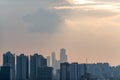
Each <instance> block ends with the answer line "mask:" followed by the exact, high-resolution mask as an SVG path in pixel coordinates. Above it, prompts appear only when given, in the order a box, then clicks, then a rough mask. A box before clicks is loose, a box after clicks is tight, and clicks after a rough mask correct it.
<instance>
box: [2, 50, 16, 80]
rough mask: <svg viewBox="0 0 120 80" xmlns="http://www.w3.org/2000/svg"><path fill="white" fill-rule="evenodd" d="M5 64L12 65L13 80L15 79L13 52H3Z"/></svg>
mask: <svg viewBox="0 0 120 80" xmlns="http://www.w3.org/2000/svg"><path fill="white" fill-rule="evenodd" d="M3 66H9V67H11V70H12V71H11V72H12V80H15V55H14V54H12V53H11V52H7V53H5V54H3Z"/></svg>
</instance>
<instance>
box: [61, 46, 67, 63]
mask: <svg viewBox="0 0 120 80" xmlns="http://www.w3.org/2000/svg"><path fill="white" fill-rule="evenodd" d="M64 62H67V55H66V49H64V48H62V49H60V63H64Z"/></svg>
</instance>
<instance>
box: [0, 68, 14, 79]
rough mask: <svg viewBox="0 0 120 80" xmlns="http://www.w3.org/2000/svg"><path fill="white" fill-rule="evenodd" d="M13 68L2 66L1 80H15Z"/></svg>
mask: <svg viewBox="0 0 120 80" xmlns="http://www.w3.org/2000/svg"><path fill="white" fill-rule="evenodd" d="M12 76H13V75H12V68H11V67H10V66H2V67H1V69H0V80H13V78H12Z"/></svg>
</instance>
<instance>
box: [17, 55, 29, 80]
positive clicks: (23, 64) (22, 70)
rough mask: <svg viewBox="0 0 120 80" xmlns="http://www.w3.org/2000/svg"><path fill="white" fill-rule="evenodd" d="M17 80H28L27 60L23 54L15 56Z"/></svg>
mask: <svg viewBox="0 0 120 80" xmlns="http://www.w3.org/2000/svg"><path fill="white" fill-rule="evenodd" d="M16 67H17V68H16V70H17V80H28V79H29V58H28V56H25V55H24V54H21V55H20V56H17V66H16Z"/></svg>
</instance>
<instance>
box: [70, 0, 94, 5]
mask: <svg viewBox="0 0 120 80" xmlns="http://www.w3.org/2000/svg"><path fill="white" fill-rule="evenodd" d="M72 1H73V3H74V4H86V3H92V2H91V1H88V0H72Z"/></svg>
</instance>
